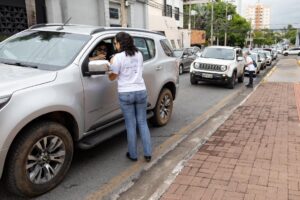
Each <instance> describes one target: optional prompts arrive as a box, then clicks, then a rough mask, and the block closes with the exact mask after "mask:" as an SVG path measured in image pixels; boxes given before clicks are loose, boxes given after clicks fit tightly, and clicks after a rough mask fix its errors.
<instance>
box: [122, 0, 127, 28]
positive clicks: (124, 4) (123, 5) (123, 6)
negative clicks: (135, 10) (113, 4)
mask: <svg viewBox="0 0 300 200" xmlns="http://www.w3.org/2000/svg"><path fill="white" fill-rule="evenodd" d="M126 3H127V1H126V0H121V26H122V27H127V9H126Z"/></svg>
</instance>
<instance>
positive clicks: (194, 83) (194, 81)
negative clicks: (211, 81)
mask: <svg viewBox="0 0 300 200" xmlns="http://www.w3.org/2000/svg"><path fill="white" fill-rule="evenodd" d="M190 82H191V84H192V85H196V84H197V81H196V80H195V78H194V77H193V76H192V74H191V75H190Z"/></svg>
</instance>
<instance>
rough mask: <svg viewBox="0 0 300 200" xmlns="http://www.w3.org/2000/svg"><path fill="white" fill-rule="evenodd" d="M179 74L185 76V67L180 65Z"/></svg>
mask: <svg viewBox="0 0 300 200" xmlns="http://www.w3.org/2000/svg"><path fill="white" fill-rule="evenodd" d="M179 74H183V65H179Z"/></svg>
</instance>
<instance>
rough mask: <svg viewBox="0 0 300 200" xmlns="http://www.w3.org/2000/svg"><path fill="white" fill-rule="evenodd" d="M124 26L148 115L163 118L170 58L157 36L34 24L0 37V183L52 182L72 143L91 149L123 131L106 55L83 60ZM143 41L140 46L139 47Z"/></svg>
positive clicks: (173, 71)
mask: <svg viewBox="0 0 300 200" xmlns="http://www.w3.org/2000/svg"><path fill="white" fill-rule="evenodd" d="M120 31H126V32H128V33H130V34H131V35H132V37H133V39H134V42H135V44H136V46H137V47H138V48H139V49H141V52H142V53H143V57H144V69H145V70H144V74H143V75H144V79H145V82H146V85H147V90H148V102H149V103H148V111H147V113H148V117H149V118H150V120H151V122H152V123H154V124H155V125H158V126H163V125H165V124H167V123H168V122H169V120H170V118H171V114H172V109H173V101H174V100H175V97H176V94H177V92H178V91H177V90H178V85H179V77H178V68H177V67H176V58H175V57H174V56H173V52H172V50H171V48H170V45H169V43H168V40H167V39H166V37H165V36H163V35H161V34H159V33H155V32H150V31H146V30H142V29H127V28H126V29H125V28H103V27H94V26H82V25H55V24H50V25H36V26H33V27H31V28H30V29H28V30H25V31H23V32H20V33H17V34H16V35H14V36H12V37H10V38H8V39H7V40H5V41H3V42H2V43H0V127H1V132H0V135H1V137H0V177H1V176H2V181H4V184H3V185H5V186H6V187H7V189H8V190H9V191H11V192H13V193H15V194H17V195H22V196H28V197H33V196H37V195H40V194H42V193H45V192H47V191H49V190H51V189H52V188H54V187H55V186H57V185H58V184H59V183H60V182H61V181H62V180H63V179H64V177H65V175H66V173H67V172H68V169H69V167H70V164H71V162H72V157H73V152H74V148H75V146H77V147H79V148H81V149H88V148H92V147H94V146H95V145H97V144H99V143H100V142H101V141H103V140H105V139H108V138H110V137H112V136H113V135H115V134H118V133H120V132H121V131H122V130H125V125H124V119H123V116H122V112H121V110H120V107H119V103H118V95H117V82H116V81H114V82H111V81H109V80H108V77H107V75H105V70H104V68H105V66H106V63H108V61H106V60H102V61H101V60H97V61H89V57H90V56H91V54H92V53H93V51H94V50H95V48H96V47H97V45H98V44H99V43H100V42H101V41H104V42H106V44H107V47H108V48H109V49H110V50H109V54H113V53H114V48H113V37H114V36H115V35H116V33H118V32H120ZM145 47H147V51H146V50H145Z"/></svg>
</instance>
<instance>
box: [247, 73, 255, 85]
mask: <svg viewBox="0 0 300 200" xmlns="http://www.w3.org/2000/svg"><path fill="white" fill-rule="evenodd" d="M254 73H255V71H249V83H248V85H253V75H254Z"/></svg>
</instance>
